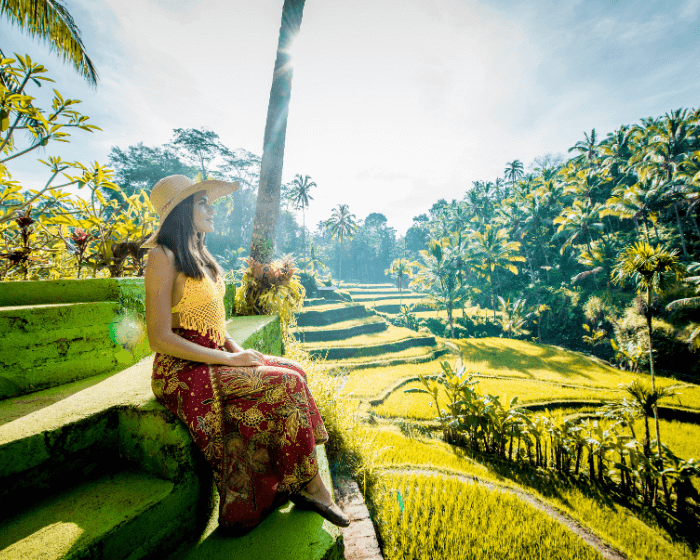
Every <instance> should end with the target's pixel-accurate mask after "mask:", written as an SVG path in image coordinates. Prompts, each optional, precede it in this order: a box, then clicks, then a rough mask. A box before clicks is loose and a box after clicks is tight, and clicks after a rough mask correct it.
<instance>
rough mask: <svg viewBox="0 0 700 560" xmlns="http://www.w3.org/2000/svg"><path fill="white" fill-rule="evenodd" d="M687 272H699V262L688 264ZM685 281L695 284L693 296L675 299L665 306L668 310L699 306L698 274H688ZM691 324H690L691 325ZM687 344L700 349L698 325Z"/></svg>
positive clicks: (699, 277) (699, 282) (699, 279)
mask: <svg viewBox="0 0 700 560" xmlns="http://www.w3.org/2000/svg"><path fill="white" fill-rule="evenodd" d="M688 272H690V273H696V272H700V263H693V264H691V265H689V266H688ZM684 281H685V282H687V283H691V284H694V285H695V293H696V294H698V295H697V296H695V297H689V298H683V299H677V300H675V301H672V302H671V303H669V304H668V305H667V306H666V309H667V310H668V311H676V310H678V309H687V308H698V307H700V276H689V277H688V278H685V280H684ZM691 326H692V325H691ZM688 344H689V345H690V347H691V348H692V349H693V350H697V349H700V325H695V328H694V329H693V331H692V332H691V333H690V336H689V337H688Z"/></svg>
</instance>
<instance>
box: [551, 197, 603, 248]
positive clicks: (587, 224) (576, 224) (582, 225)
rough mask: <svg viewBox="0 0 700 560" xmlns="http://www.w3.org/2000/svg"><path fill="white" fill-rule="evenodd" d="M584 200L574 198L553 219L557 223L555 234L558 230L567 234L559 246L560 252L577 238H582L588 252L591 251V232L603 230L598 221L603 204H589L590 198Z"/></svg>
mask: <svg viewBox="0 0 700 560" xmlns="http://www.w3.org/2000/svg"><path fill="white" fill-rule="evenodd" d="M584 200H585V201H584V202H582V201H581V200H574V203H573V204H572V205H571V206H570V207H568V208H565V209H564V210H563V211H562V213H561V214H560V215H559V216H557V217H556V218H555V219H554V223H555V224H559V228H558V229H557V234H558V233H560V232H565V233H567V234H568V236H569V237H567V239H566V241H565V242H564V245H562V247H561V253H563V252H564V250H565V249H566V248H567V247H568V246H569V245H572V244H573V243H574V242H575V241H578V240H579V238H583V242H584V243H585V244H586V247H587V248H588V252H589V253H590V252H591V242H592V241H593V239H592V237H591V232H594V231H601V232H602V231H603V224H602V223H601V222H599V221H598V220H599V218H600V211H601V209H602V208H603V205H602V204H600V203H598V202H596V203H595V204H591V201H590V199H588V198H586V199H584Z"/></svg>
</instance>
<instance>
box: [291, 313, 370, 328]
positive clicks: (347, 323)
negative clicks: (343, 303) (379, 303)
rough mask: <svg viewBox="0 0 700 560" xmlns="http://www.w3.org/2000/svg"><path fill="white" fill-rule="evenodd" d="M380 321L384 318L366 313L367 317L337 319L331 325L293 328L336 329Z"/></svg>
mask: <svg viewBox="0 0 700 560" xmlns="http://www.w3.org/2000/svg"><path fill="white" fill-rule="evenodd" d="M382 322H384V320H383V319H382V318H381V317H378V316H377V315H368V316H367V317H358V318H356V319H349V320H347V321H339V322H337V323H333V324H332V325H321V326H319V327H299V328H297V329H295V330H297V331H300V332H316V331H337V330H342V329H349V328H352V327H359V326H360V325H368V324H371V323H382Z"/></svg>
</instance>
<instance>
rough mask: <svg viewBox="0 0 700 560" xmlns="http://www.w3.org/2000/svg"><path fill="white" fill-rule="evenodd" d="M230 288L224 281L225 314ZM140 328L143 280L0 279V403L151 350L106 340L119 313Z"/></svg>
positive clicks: (131, 361) (229, 303) (232, 291)
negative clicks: (6, 280) (122, 345)
mask: <svg viewBox="0 0 700 560" xmlns="http://www.w3.org/2000/svg"><path fill="white" fill-rule="evenodd" d="M234 299H235V285H234V284H233V283H232V282H227V284H226V295H225V296H224V301H225V305H226V308H227V309H228V311H227V315H230V314H231V313H230V311H231V309H232V306H233V301H234ZM127 314H130V315H134V316H136V317H137V318H139V319H140V321H141V323H142V324H143V327H144V329H145V321H144V316H145V291H144V285H143V278H90V279H81V280H77V279H71V280H51V281H49V280H40V281H28V282H0V400H2V399H7V398H12V397H16V396H19V395H24V394H28V393H32V392H35V391H40V390H43V389H46V388H48V387H55V386H57V385H63V384H66V383H71V382H74V381H77V380H80V379H85V378H87V377H91V376H93V375H99V374H101V373H103V372H107V371H117V370H119V369H123V368H125V367H127V366H130V365H132V364H134V363H136V362H137V361H138V360H140V359H141V358H143V357H144V356H147V355H148V354H150V352H151V351H150V347H149V345H148V340H147V339H146V338H144V339H143V341H142V342H141V343H140V344H138V345H137V346H135V347H134V348H131V349H130V350H126V349H124V348H122V347H121V346H118V345H117V344H115V343H114V342H113V340H112V338H111V337H110V329H112V328H113V326H114V322H115V321H118V320H119V319H120V318H122V317H124V316H125V315H127Z"/></svg>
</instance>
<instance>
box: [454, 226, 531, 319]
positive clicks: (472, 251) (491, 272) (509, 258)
mask: <svg viewBox="0 0 700 560" xmlns="http://www.w3.org/2000/svg"><path fill="white" fill-rule="evenodd" d="M471 237H472V239H471V243H470V245H469V247H468V249H467V251H468V253H469V258H467V259H465V261H467V262H471V263H474V265H475V267H477V268H479V269H480V270H482V272H483V274H484V276H485V277H486V280H487V282H489V284H491V305H492V307H493V318H494V319H495V318H496V274H497V272H498V270H499V269H503V270H507V271H509V272H512V273H513V274H518V269H517V268H516V266H515V265H514V264H513V263H514V262H525V257H521V256H520V255H518V251H519V250H520V243H519V242H518V241H509V240H508V231H507V230H506V229H505V228H495V227H493V226H491V225H486V226H485V227H484V231H483V233H482V232H480V231H475V232H474V233H473V234H472V236H471Z"/></svg>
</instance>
